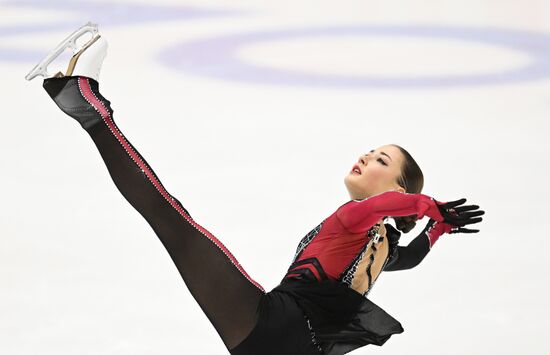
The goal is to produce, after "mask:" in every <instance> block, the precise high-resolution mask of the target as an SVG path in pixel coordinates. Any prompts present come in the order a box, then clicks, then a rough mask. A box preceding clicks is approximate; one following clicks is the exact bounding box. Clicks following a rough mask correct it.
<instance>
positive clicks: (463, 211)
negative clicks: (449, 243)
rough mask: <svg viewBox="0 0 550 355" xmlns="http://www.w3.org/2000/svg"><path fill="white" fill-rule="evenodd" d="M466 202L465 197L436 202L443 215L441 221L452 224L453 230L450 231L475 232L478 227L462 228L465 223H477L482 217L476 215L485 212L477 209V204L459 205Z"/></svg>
mask: <svg viewBox="0 0 550 355" xmlns="http://www.w3.org/2000/svg"><path fill="white" fill-rule="evenodd" d="M464 202H466V199H465V198H462V199H460V200H456V201H451V202H446V203H437V208H438V209H439V212H440V213H441V215H442V216H443V219H444V220H443V221H444V222H445V223H447V224H450V225H452V226H453V227H455V228H453V230H452V231H451V232H450V233H477V232H479V229H468V228H463V227H464V226H465V225H468V224H474V223H479V222H481V221H482V220H483V218H481V217H478V216H481V215H483V214H485V211H483V210H479V206H477V205H465V206H460V205H462V204H464Z"/></svg>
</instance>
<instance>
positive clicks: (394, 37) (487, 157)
mask: <svg viewBox="0 0 550 355" xmlns="http://www.w3.org/2000/svg"><path fill="white" fill-rule="evenodd" d="M87 21H92V22H95V23H98V24H99V28H100V31H101V33H102V34H103V35H104V36H105V37H106V38H107V40H108V41H109V44H110V48H109V53H108V56H107V58H106V60H105V64H104V66H103V69H102V73H101V79H100V89H101V91H102V93H103V95H104V96H106V97H107V98H108V99H109V100H111V102H112V103H113V108H114V110H115V113H114V119H115V121H116V122H117V124H118V126H119V127H120V129H121V130H122V132H123V133H124V134H125V135H126V137H127V138H128V139H129V140H130V141H131V142H132V144H133V145H134V146H135V147H136V148H137V149H138V150H139V152H140V153H141V154H142V155H143V156H144V157H145V159H147V161H148V162H149V163H150V164H151V166H152V168H153V169H154V170H155V172H156V173H157V175H158V176H159V178H160V180H161V181H162V182H163V184H164V186H165V187H166V189H167V190H168V191H169V192H170V193H171V194H173V195H174V196H176V197H177V198H178V199H179V200H180V201H181V202H182V204H183V205H184V206H185V207H186V208H187V209H188V210H189V212H190V213H191V215H192V216H193V217H194V219H195V220H196V221H197V222H198V223H199V224H201V225H202V226H204V227H205V228H207V229H208V230H209V231H211V232H212V233H214V235H216V236H217V237H218V238H219V239H221V240H222V241H223V243H224V244H225V245H226V246H227V247H228V248H229V249H230V250H231V251H232V252H233V253H234V254H235V256H236V257H237V258H238V259H239V261H240V262H241V264H242V265H243V266H244V267H245V268H246V270H247V271H248V272H249V274H251V276H252V277H253V278H254V279H256V280H257V281H259V282H260V283H261V284H262V285H263V286H264V288H266V289H267V290H271V289H272V288H273V287H275V286H276V285H277V284H278V283H279V281H280V280H281V278H282V276H283V275H284V273H285V271H286V269H287V267H288V266H289V263H290V261H291V258H292V257H293V255H294V251H295V248H296V246H297V244H298V242H299V240H300V239H301V238H302V237H303V236H304V235H305V234H306V233H307V232H309V231H310V230H311V229H312V228H313V227H315V226H316V225H317V224H318V223H319V222H320V221H321V220H322V219H324V218H326V217H327V216H329V215H330V214H332V213H333V212H334V211H335V210H336V208H338V207H339V206H340V205H342V204H343V203H345V202H347V201H348V200H349V198H348V195H347V191H346V189H345V186H344V182H343V179H344V176H346V174H347V173H348V172H349V170H350V169H351V167H352V165H353V164H354V163H355V162H356V161H357V158H358V156H359V155H360V154H362V153H365V152H367V151H369V150H370V149H374V148H376V147H378V146H381V145H384V144H388V143H397V144H400V145H402V146H403V147H405V148H406V149H408V150H409V151H410V152H411V153H412V155H413V156H414V157H415V158H416V160H417V161H418V162H419V164H420V165H421V167H422V169H423V171H424V175H425V188H424V191H423V192H424V193H425V194H428V195H430V196H433V197H435V198H436V199H438V200H441V201H448V200H454V199H458V198H461V197H466V198H468V199H469V201H470V202H472V203H477V204H480V205H481V206H482V208H483V209H484V210H485V211H486V215H485V216H484V221H483V222H482V224H481V225H479V226H480V228H481V232H480V233H478V234H474V235H466V234H454V235H444V236H442V237H441V239H440V240H439V241H438V242H437V243H436V244H435V246H434V248H433V249H432V251H431V252H430V253H429V254H428V256H427V257H426V259H424V261H423V262H422V263H421V264H420V265H419V266H418V267H416V268H414V269H412V270H407V271H401V272H395V273H390V272H387V273H383V274H382V275H381V277H380V279H379V280H378V282H377V283H376V286H375V288H374V289H373V291H372V292H371V293H370V295H369V297H370V298H371V299H372V300H373V301H374V302H375V303H377V304H378V305H380V306H381V307H382V308H384V309H385V310H386V311H387V312H388V313H390V314H391V315H392V316H394V317H395V318H397V319H398V320H399V321H400V322H401V323H402V324H403V327H404V328H405V332H404V333H403V334H400V335H396V336H393V337H392V338H391V339H390V340H389V341H388V342H387V343H386V344H385V345H384V346H383V347H375V346H368V347H365V348H362V349H359V350H357V351H355V352H353V354H384V355H389V354H405V353H406V354H422V355H429V354H442V353H443V354H447V355H459V354H460V355H462V354H471V355H474V354H475V355H486V354H498V355H516V354H528V355H539V354H540V355H542V354H548V353H550V345H549V343H548V341H547V338H546V334H545V332H546V331H547V330H548V329H550V323H549V319H550V314H549V313H550V312H549V307H548V300H549V299H550V292H549V286H548V270H549V267H548V259H547V256H548V250H549V248H550V242H549V238H550V235H549V234H548V220H549V216H548V211H549V210H548V201H549V200H550V183H549V181H550V179H549V178H550V173H549V170H548V169H549V168H548V165H549V163H550V159H549V154H550V143H549V142H548V137H549V133H550V123H549V117H550V2H548V1H547V0H540V1H537V0H528V1H519V0H513V1H512V0H511V1H508V0H506V1H502V0H491V1H484V0H463V1H441V0H439V1H431V0H428V1H419V0H415V1H406V2H405V1H386V2H382V1H365V0H362V1H346V2H344V3H343V2H334V1H319V0H316V1H311V0H307V1H285V0H283V1H272V2H265V1H264V2H259V1H250V0H238V1H231V2H229V1H213V0H206V1H205V0H201V1H166V0H163V1H156V2H152V1H148V2H146V1H142V2H140V1H137V0H135V1H116V2H115V1H102V2H96V1H71V2H65V1H41V0H40V1H39V0H13V1H0V76H1V81H0V82H1V84H0V97H1V100H2V114H1V117H2V128H1V129H0V145H1V149H0V162H1V164H2V172H3V173H2V174H1V177H0V179H1V183H2V184H1V185H2V204H1V205H0V224H1V225H0V227H1V232H0V353H1V354H9V355H12V354H18V355H19V354H20V355H31V354H32V355H34V354H42V355H45V354H55V355H59V354H71V355H72V354H90V355H91V354H94V355H96V354H105V355H108V354H109V355H110V354H113V355H114V354H116V355H121V354H128V355H130V354H131V355H136V354H164V355H168V354H220V355H221V354H226V352H225V348H224V346H223V343H222V342H221V340H220V339H219V338H218V335H217V334H216V332H215V330H214V328H213V327H212V326H211V325H210V323H209V322H208V320H207V318H206V317H205V316H204V315H203V314H202V312H201V310H200V308H199V307H198V306H197V304H196V303H195V301H194V300H193V299H192V297H191V296H190V294H189V292H188V290H187V289H186V287H185V286H184V284H183V282H182V281H181V279H180V276H179V274H178V273H177V270H176V268H175V267H174V266H173V264H172V261H171V260H170V258H169V256H168V254H167V253H166V252H165V250H164V249H163V247H162V245H161V243H160V242H159V241H158V240H157V238H156V236H155V234H154V232H153V231H152V229H151V228H150V227H149V225H148V224H147V223H146V221H145V220H144V219H143V218H142V217H141V216H140V215H139V214H138V213H137V212H136V211H135V210H133V209H132V208H131V206H130V205H129V204H128V203H127V202H126V201H125V200H124V198H123V197H122V196H121V195H120V193H119V192H118V190H116V188H115V186H114V184H113V182H112V181H111V179H110V176H109V175H108V172H107V169H106V168H105V166H104V165H103V161H102V160H101V157H100V155H99V153H98V152H97V150H96V148H95V146H94V145H93V142H92V141H91V139H90V138H89V136H88V135H87V134H86V133H85V132H84V131H83V130H82V129H81V128H80V126H79V125H78V123H76V122H75V121H74V120H72V119H71V118H69V117H67V116H64V115H63V114H62V113H61V112H60V111H59V110H58V108H57V107H56V106H55V105H54V104H53V102H52V101H51V100H50V98H49V97H48V96H47V95H46V93H45V92H44V91H43V89H42V88H41V83H42V81H41V79H40V78H39V79H35V80H34V81H31V82H27V81H26V80H24V76H25V75H26V74H27V72H28V71H29V70H30V69H31V68H32V67H33V66H34V65H35V64H36V63H37V62H38V61H39V60H40V59H41V58H42V57H43V56H44V55H45V54H46V53H47V52H48V51H49V50H51V49H52V48H53V47H55V45H56V44H57V43H58V42H59V41H60V40H62V39H63V38H64V37H66V36H67V35H68V34H69V33H71V32H72V31H73V30H74V29H76V28H78V27H80V26H81V25H83V24H84V23H85V22H87ZM424 222H425V221H422V223H420V224H419V225H418V226H417V229H415V230H414V231H413V232H411V233H409V234H408V235H404V236H403V237H402V238H401V244H402V245H406V244H407V243H408V242H409V241H410V240H412V238H413V237H414V236H415V232H418V231H420V230H421V229H422V227H423V225H424ZM221 297H222V296H221Z"/></svg>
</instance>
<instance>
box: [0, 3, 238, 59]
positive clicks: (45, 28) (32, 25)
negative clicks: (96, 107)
mask: <svg viewBox="0 0 550 355" xmlns="http://www.w3.org/2000/svg"><path fill="white" fill-rule="evenodd" d="M2 5H5V6H10V7H13V8H15V9H19V10H22V11H23V10H24V9H29V10H32V11H37V12H39V11H46V12H45V14H46V15H45V16H47V15H48V12H49V14H51V13H54V14H55V13H56V12H59V14H57V15H56V16H57V17H58V18H59V20H55V19H54V20H49V21H45V22H36V21H33V22H27V23H20V24H9V25H3V24H0V38H2V37H13V38H17V37H21V36H25V35H29V34H44V33H53V32H61V33H62V32H67V33H66V34H69V33H70V32H72V31H74V30H75V29H77V28H78V27H80V26H82V25H83V24H85V23H86V22H88V21H91V22H95V23H98V24H99V26H100V31H101V28H104V27H105V26H124V25H136V24H146V23H155V22H164V21H185V20H197V19H209V18H215V17H225V16H236V15H242V14H243V12H242V11H239V10H233V9H217V8H214V9H210V8H204V7H196V6H187V5H175V6H174V5H162V4H159V5H155V4H145V3H119V2H116V1H108V2H100V3H94V2H89V1H69V2H68V1H66V0H49V1H43V0H8V1H4V2H2ZM61 14H65V16H62V15H61ZM60 39H62V38H60ZM55 44H56V43H53V45H55ZM46 53H47V51H45V50H38V49H32V48H30V49H25V48H21V47H20V46H17V47H15V46H1V47H0V61H11V62H33V61H37V60H39V59H41V57H43V56H44V55H45V54H46Z"/></svg>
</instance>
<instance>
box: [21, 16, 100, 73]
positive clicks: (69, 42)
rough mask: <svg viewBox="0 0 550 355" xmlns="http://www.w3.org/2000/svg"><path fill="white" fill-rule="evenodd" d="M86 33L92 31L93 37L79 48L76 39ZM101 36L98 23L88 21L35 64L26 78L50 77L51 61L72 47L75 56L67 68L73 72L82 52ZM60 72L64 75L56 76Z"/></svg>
mask: <svg viewBox="0 0 550 355" xmlns="http://www.w3.org/2000/svg"><path fill="white" fill-rule="evenodd" d="M86 33H91V35H92V38H91V39H90V40H89V41H88V42H86V43H85V44H84V45H82V46H81V47H79V48H77V45H76V41H77V40H78V39H79V38H80V37H82V36H83V35H85V34H86ZM98 38H99V31H98V29H97V24H94V23H91V22H88V23H86V24H85V25H84V26H82V27H80V28H79V29H77V30H76V31H74V32H73V33H71V34H70V35H69V36H68V37H67V38H65V39H64V40H63V41H61V43H59V44H58V45H57V47H55V49H54V50H53V51H52V52H51V53H50V54H48V55H47V56H46V57H45V58H44V59H43V60H42V61H41V62H40V63H38V64H37V65H35V66H34V68H32V70H31V71H30V72H29V73H28V74H27V75H26V76H25V79H27V80H32V79H34V78H35V77H37V76H39V75H40V76H43V77H44V78H49V77H51V75H49V74H48V65H50V63H51V62H53V61H54V60H55V59H56V58H57V57H59V56H60V55H61V54H62V53H63V52H64V51H65V49H67V48H71V49H72V50H73V57H72V58H71V61H70V62H69V67H68V69H67V74H66V75H70V74H72V72H73V70H74V66H75V65H76V62H77V60H78V57H80V54H82V52H84V50H86V48H88V47H89V46H91V45H92V44H93V43H94V42H95V41H97V39H98ZM69 72H70V74H69ZM59 74H61V75H63V74H62V73H57V74H55V76H59Z"/></svg>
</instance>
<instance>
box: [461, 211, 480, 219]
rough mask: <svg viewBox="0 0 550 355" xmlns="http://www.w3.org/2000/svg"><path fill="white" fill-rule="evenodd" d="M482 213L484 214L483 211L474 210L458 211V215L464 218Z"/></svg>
mask: <svg viewBox="0 0 550 355" xmlns="http://www.w3.org/2000/svg"><path fill="white" fill-rule="evenodd" d="M484 214H485V211H475V212H463V213H459V216H461V217H464V218H471V217H477V216H482V215H484Z"/></svg>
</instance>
